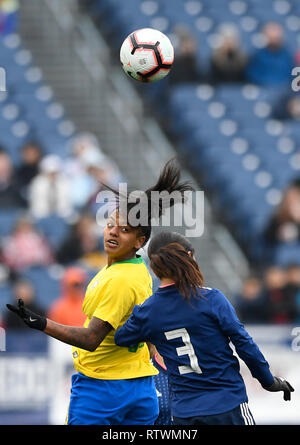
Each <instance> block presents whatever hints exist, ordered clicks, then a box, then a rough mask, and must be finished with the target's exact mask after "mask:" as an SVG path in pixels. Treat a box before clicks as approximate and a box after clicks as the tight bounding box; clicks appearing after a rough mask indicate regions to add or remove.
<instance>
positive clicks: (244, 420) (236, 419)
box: [173, 402, 255, 425]
mask: <svg viewBox="0 0 300 445" xmlns="http://www.w3.org/2000/svg"><path fill="white" fill-rule="evenodd" d="M173 423H174V425H255V421H254V419H253V416H252V414H251V411H250V409H249V407H248V404H247V403H246V402H245V403H241V404H240V405H239V406H237V407H236V408H234V409H232V410H230V411H227V412H226V413H221V414H212V415H209V416H195V417H189V418H180V417H173Z"/></svg>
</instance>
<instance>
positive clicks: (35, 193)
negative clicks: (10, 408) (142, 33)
mask: <svg viewBox="0 0 300 445" xmlns="http://www.w3.org/2000/svg"><path fill="white" fill-rule="evenodd" d="M17 26H18V1H17V0H0V34H1V35H5V34H8V33H10V32H14V31H15V30H16V28H17ZM174 37H175V42H174V43H175V47H176V58H175V62H174V67H173V69H172V71H171V72H170V75H169V76H168V77H167V82H168V84H169V86H172V85H175V84H178V83H180V82H183V83H186V82H196V83H199V82H206V83H210V84H224V83H245V82H249V83H254V84H257V85H262V86H267V87H268V86H269V87H271V88H278V89H280V90H282V91H283V94H282V96H280V97H279V100H278V104H277V106H275V107H274V110H273V117H274V118H275V119H281V120H284V119H295V120H299V119H300V96H297V94H295V93H294V92H293V91H292V90H291V85H290V83H291V71H292V68H293V67H294V66H297V65H299V61H300V50H299V52H297V53H296V54H291V52H290V50H289V49H288V47H287V45H286V43H285V36H284V29H283V28H282V26H281V25H280V24H278V23H274V22H270V23H266V24H265V25H264V26H263V28H262V29H261V45H259V46H260V47H259V48H258V49H256V50H255V51H254V52H253V53H252V54H248V53H246V52H245V51H244V49H243V47H242V44H241V40H240V36H239V32H238V29H237V27H236V26H235V25H234V24H233V23H224V24H223V25H222V26H220V28H219V30H218V32H217V33H216V35H215V38H216V40H215V43H214V45H213V49H212V53H211V59H210V63H209V67H208V68H207V67H206V69H205V70H203V67H204V66H205V64H203V65H202V64H201V47H200V59H199V57H198V55H199V43H198V42H197V41H196V39H195V38H194V36H193V35H192V34H191V33H190V32H189V30H188V28H186V27H184V26H183V25H178V27H177V28H176V29H175V30H174ZM199 62H200V63H199ZM120 181H123V178H122V175H121V173H120V172H119V170H118V168H117V166H116V165H115V164H114V163H113V162H112V161H111V159H109V158H107V156H105V155H104V154H103V152H102V150H101V146H100V144H99V142H98V141H97V139H96V138H95V137H94V136H93V135H91V134H80V135H78V136H76V137H75V138H74V139H73V140H72V141H71V142H70V146H69V157H68V158H67V159H62V158H61V157H59V156H57V155H55V154H47V153H45V152H44V150H43V147H41V146H40V145H39V143H38V142H37V141H34V140H33V141H28V143H27V144H26V145H25V146H24V147H22V149H21V150H20V162H19V163H18V165H14V164H13V162H12V159H11V156H10V154H9V152H7V151H6V149H5V147H0V223H1V215H4V214H9V213H10V212H11V213H12V214H14V212H16V215H17V216H16V217H14V218H13V226H12V227H10V229H9V230H8V233H7V234H6V235H5V236H4V235H2V237H1V238H0V260H1V271H0V272H1V273H0V281H1V280H2V282H3V281H7V282H8V283H9V284H10V285H11V287H12V289H13V298H15V300H17V299H18V298H22V299H23V300H24V302H25V304H26V305H28V306H29V308H31V309H32V310H33V311H35V312H38V313H45V311H46V312H47V315H48V316H50V318H52V319H53V320H55V321H58V322H60V323H64V324H73V325H78V324H81V323H82V311H81V304H82V299H83V296H84V289H85V286H86V284H87V280H88V275H87V273H86V270H91V269H92V270H99V268H101V267H103V265H104V264H105V262H106V257H105V254H104V251H103V245H102V242H101V240H102V229H101V227H100V226H99V225H98V224H97V222H96V213H97V210H98V208H99V206H98V205H97V204H96V199H95V198H96V196H97V194H98V193H99V191H101V189H102V185H101V183H106V184H108V185H111V186H116V185H117V184H118V183H119V182H120ZM48 218H49V219H50V225H51V226H52V229H54V232H55V228H57V230H58V231H59V227H60V224H61V223H62V226H63V227H64V228H65V230H64V231H63V236H61V237H57V238H56V237H55V236H54V239H52V238H51V236H48V235H49V234H47V231H46V232H45V231H44V230H42V229H41V227H43V226H42V225H41V224H40V223H41V222H43V221H46V220H47V219H48ZM51 218H54V219H52V220H51ZM4 224H5V221H4ZM263 238H264V241H265V242H266V243H267V244H268V245H274V244H276V243H282V242H284V243H289V242H294V241H300V178H299V179H298V180H295V181H294V182H293V183H292V184H290V186H289V187H288V188H287V190H285V191H284V193H283V197H282V199H281V202H280V204H279V205H278V206H277V208H276V209H275V212H274V214H273V215H272V217H271V220H270V221H269V224H268V225H267V227H266V228H265V231H264V233H263ZM271 263H272V262H271ZM51 265H60V266H61V267H62V270H63V273H62V276H61V292H60V295H58V296H57V297H58V298H57V301H55V302H54V303H53V304H51V305H49V307H48V308H45V307H39V306H38V303H37V301H38V299H37V295H36V290H35V287H34V283H32V282H30V280H28V279H25V278H24V276H23V272H24V270H26V269H28V268H31V267H35V266H41V267H49V266H51ZM235 303H236V308H237V312H238V315H239V316H240V318H241V320H242V321H243V322H245V323H275V324H276V323H295V322H298V321H299V319H300V259H299V264H290V265H289V266H288V267H286V268H283V267H278V266H277V265H271V266H270V265H269V266H268V267H266V268H265V269H264V271H263V272H262V273H260V272H257V271H256V272H255V273H253V274H251V276H250V277H249V278H248V279H247V280H246V281H245V283H244V285H243V288H242V289H241V290H240V293H239V294H238V295H236V298H235ZM0 323H1V324H2V325H4V326H5V327H6V328H8V329H9V328H14V329H21V328H23V327H24V326H23V324H22V323H19V321H18V319H17V317H12V316H11V314H9V313H7V314H2V317H1V314H0Z"/></svg>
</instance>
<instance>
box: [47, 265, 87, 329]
mask: <svg viewBox="0 0 300 445" xmlns="http://www.w3.org/2000/svg"><path fill="white" fill-rule="evenodd" d="M86 282H87V275H86V273H85V271H84V270H83V269H81V268H79V267H69V268H67V269H66V271H65V274H64V276H63V279H62V294H61V296H60V297H59V298H58V299H57V300H56V301H54V303H53V304H52V305H51V306H50V309H49V313H48V318H50V319H51V320H54V321H56V322H57V323H61V324H66V325H70V326H82V325H83V323H84V321H85V319H86V316H85V315H84V313H83V311H82V302H83V298H84V292H85V286H86Z"/></svg>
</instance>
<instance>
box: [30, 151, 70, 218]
mask: <svg viewBox="0 0 300 445" xmlns="http://www.w3.org/2000/svg"><path fill="white" fill-rule="evenodd" d="M29 204H30V211H31V213H32V215H33V216H34V217H36V218H44V217H47V216H50V215H57V216H60V217H62V218H68V217H70V216H71V215H72V212H73V207H72V202H71V183H70V181H69V180H68V178H67V177H66V175H65V174H64V173H63V172H62V161H61V159H60V158H59V156H56V155H47V156H45V157H44V158H43V159H42V161H41V163H40V172H39V174H38V175H37V176H35V178H34V179H33V180H32V182H31V183H30V185H29Z"/></svg>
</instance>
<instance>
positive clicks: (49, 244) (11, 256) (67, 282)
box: [0, 133, 123, 326]
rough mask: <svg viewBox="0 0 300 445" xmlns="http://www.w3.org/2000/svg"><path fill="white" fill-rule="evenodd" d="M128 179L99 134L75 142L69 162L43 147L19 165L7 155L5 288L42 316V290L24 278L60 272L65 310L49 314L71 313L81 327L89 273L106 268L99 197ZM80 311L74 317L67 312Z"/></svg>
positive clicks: (3, 172)
mask: <svg viewBox="0 0 300 445" xmlns="http://www.w3.org/2000/svg"><path fill="white" fill-rule="evenodd" d="M121 180H123V178H122V176H121V174H120V172H119V170H118V168H117V166H116V165H115V164H114V163H113V162H112V160H111V159H109V158H108V157H107V156H105V155H104V154H103V152H102V151H101V147H100V145H99V143H98V140H97V139H96V137H95V136H94V135H91V134H87V133H84V134H79V135H77V136H76V137H74V138H73V139H72V140H71V141H70V143H69V156H68V157H67V158H66V159H62V158H61V157H59V156H57V155H54V154H47V153H44V151H43V148H42V147H41V146H40V145H39V144H37V143H36V142H35V141H29V142H28V143H26V145H25V146H24V147H22V149H21V159H20V163H18V164H17V165H14V164H13V162H12V160H11V157H10V154H9V153H8V152H7V151H6V150H5V148H0V225H1V230H2V237H1V238H0V260H1V261H0V263H1V274H0V275H1V277H2V278H1V279H2V282H1V284H2V285H3V283H4V282H5V283H8V284H9V285H11V286H12V288H13V289H14V295H15V297H16V298H23V297H24V298H23V299H24V301H25V300H26V302H28V304H30V305H31V304H32V305H33V309H34V306H35V304H36V303H35V289H34V283H30V281H28V280H27V279H26V280H25V279H24V271H26V270H28V269H30V268H34V267H43V268H48V267H50V266H51V265H52V266H53V265H59V266H60V267H61V270H62V271H63V272H62V283H61V286H62V297H61V298H62V299H63V301H64V303H63V304H62V305H56V306H55V307H54V308H49V310H51V315H52V316H53V317H54V315H53V314H56V315H55V317H54V318H55V319H58V318H59V317H60V318H59V319H60V320H62V318H63V317H64V316H66V317H67V316H68V315H67V314H68V313H69V314H71V319H72V320H73V321H74V322H75V321H78V320H79V318H80V314H81V303H80V305H78V304H77V303H78V302H79V300H80V301H81V299H82V297H83V292H84V286H85V285H86V284H87V273H86V271H97V270H99V269H101V267H103V266H104V265H105V264H106V255H105V253H104V249H103V243H102V235H103V227H102V226H101V225H99V224H98V223H97V211H98V209H99V208H100V205H101V203H97V202H96V197H97V195H98V193H99V192H100V191H101V190H102V189H103V188H104V185H103V184H107V185H110V186H117V184H118V183H119V182H120V181H121ZM9 216H11V219H8V220H7V217H9ZM2 219H3V221H2ZM12 221H13V224H11V222H12ZM44 223H46V226H45V224H44ZM8 224H11V226H9V227H8ZM47 224H48V226H47ZM45 227H46V229H45ZM47 227H48V228H47ZM61 228H63V230H61ZM5 231H6V234H5V235H4V234H3V233H4V232H5ZM72 304H74V307H73V309H72V311H69V310H67V308H68V307H69V306H70V305H72ZM38 309H40V310H43V311H44V310H45V308H38ZM69 309H70V307H69ZM59 313H60V315H59ZM7 315H8V314H7ZM69 316H70V315H69ZM81 316H82V315H81ZM2 318H3V317H2ZM69 321H71V320H69ZM61 322H62V321H61ZM6 323H8V325H7V326H10V325H11V326H13V324H14V321H13V320H11V319H10V318H9V319H8V320H5V319H4V320H2V324H4V325H6Z"/></svg>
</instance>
